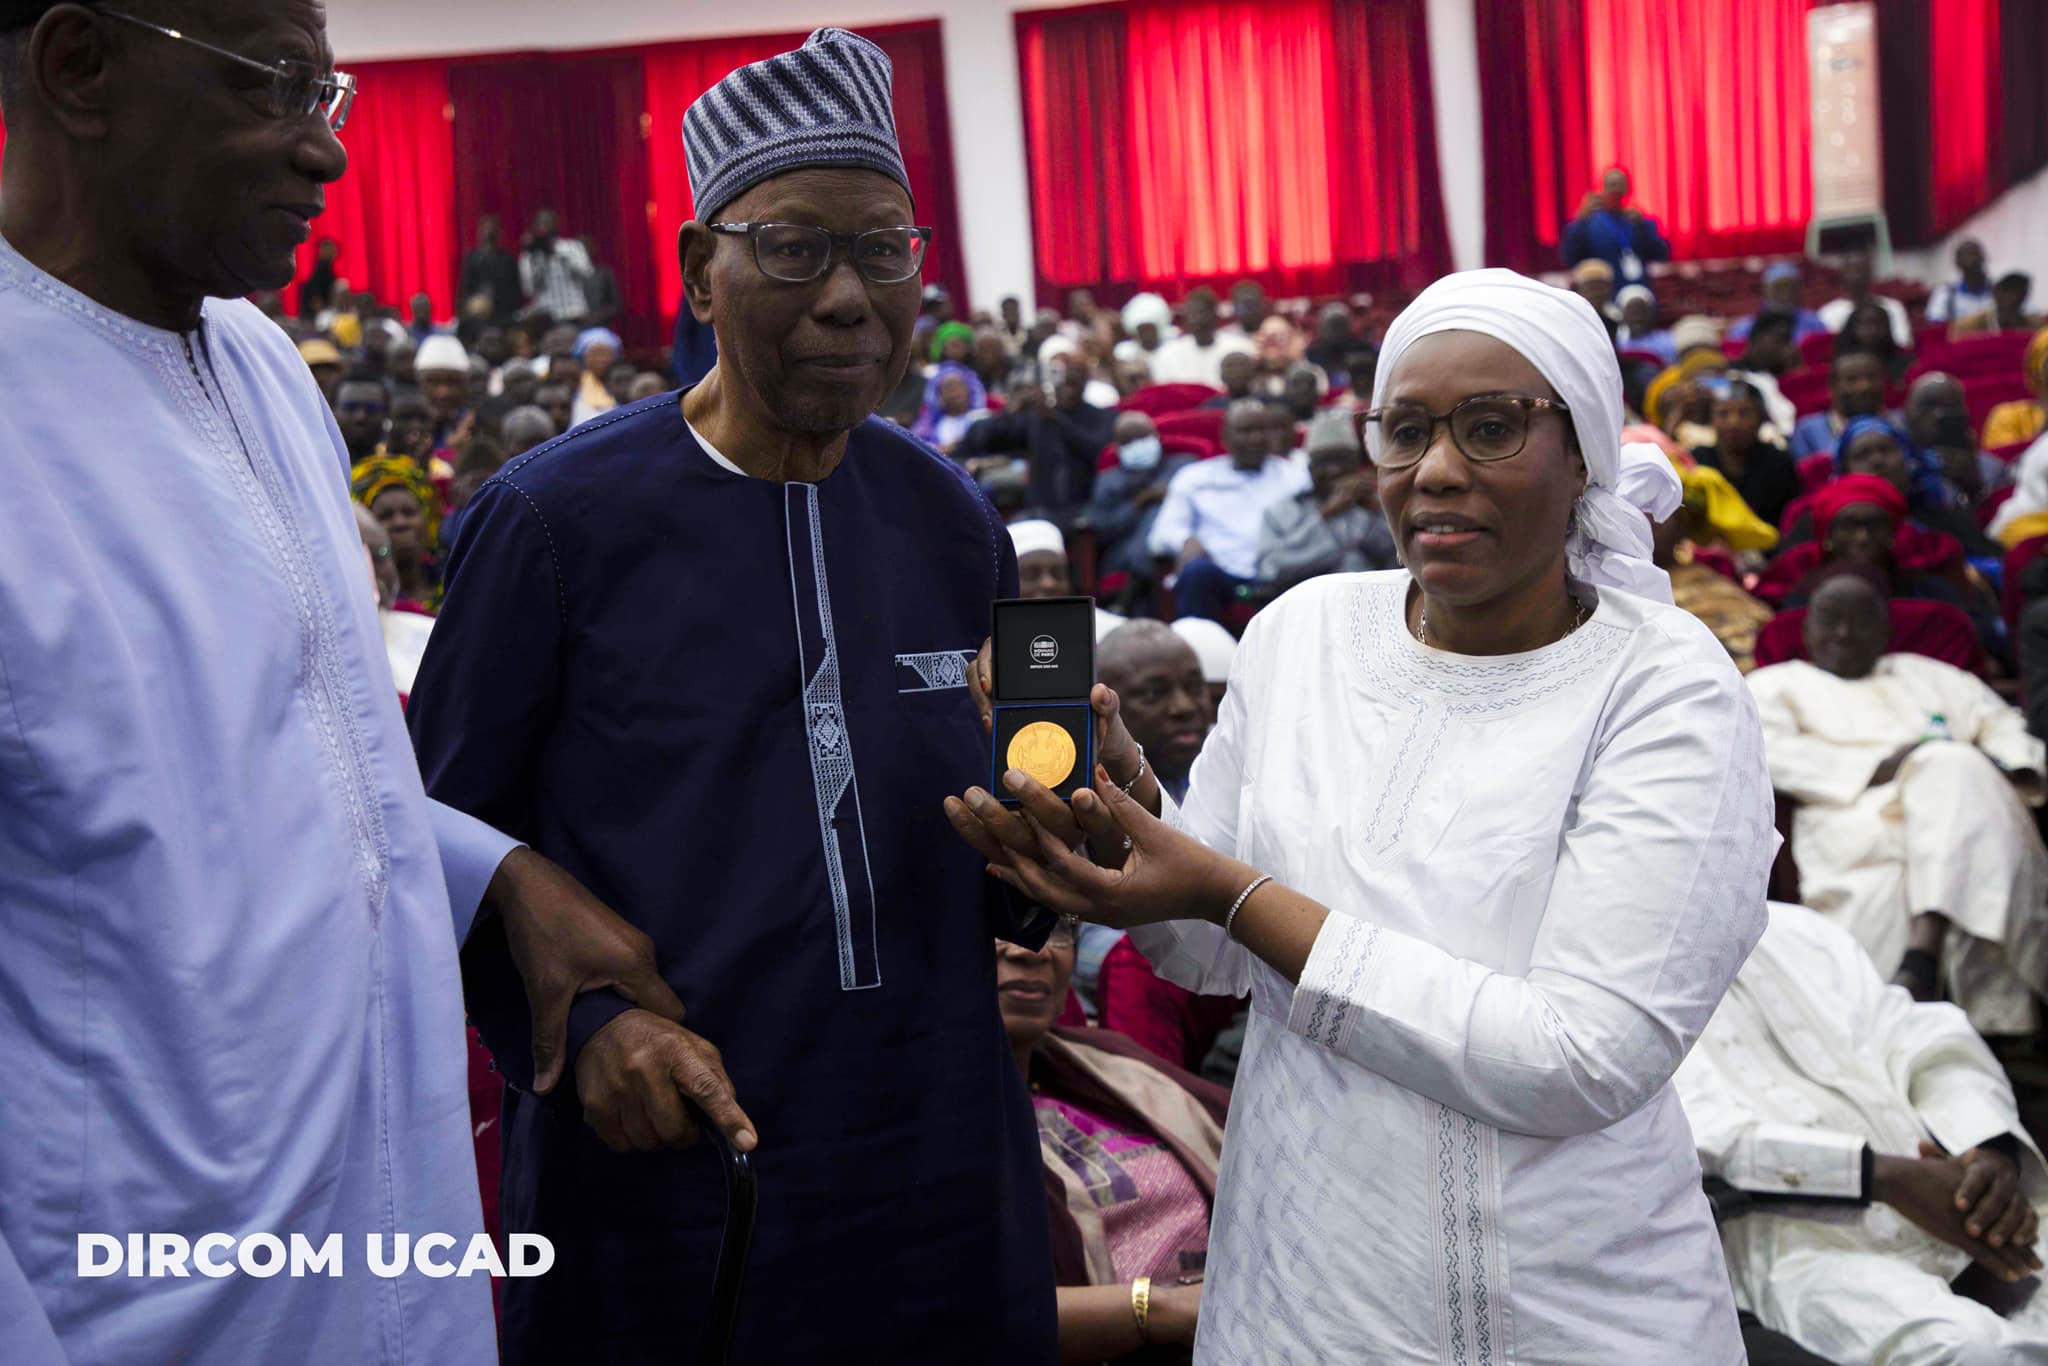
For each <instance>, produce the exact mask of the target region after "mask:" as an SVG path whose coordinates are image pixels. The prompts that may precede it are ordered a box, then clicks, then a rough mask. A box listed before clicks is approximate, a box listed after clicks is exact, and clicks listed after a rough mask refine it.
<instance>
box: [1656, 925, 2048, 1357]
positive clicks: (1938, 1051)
mask: <svg viewBox="0 0 2048 1366" xmlns="http://www.w3.org/2000/svg"><path fill="white" fill-rule="evenodd" d="M1770 915H1771V919H1770V925H1769V928H1767V929H1766V930H1765V931H1764V936H1763V939H1762V940H1761V941H1760V942H1759V943H1758V944H1757V946H1756V948H1755V949H1754V950H1752V951H1751V953H1750V955H1749V959H1748V961H1747V962H1745V963H1744V964H1743V966H1742V971H1741V972H1740V973H1739V974H1737V976H1736V978H1735V985H1734V986H1733V987H1732V988H1730V989H1729V992H1728V995H1727V996H1726V997H1724V998H1723V999H1722V1002H1721V1005H1720V1007H1719V1008H1718V1009H1717V1010H1716V1011H1715V1012H1714V1018H1713V1019H1712V1021H1711V1022H1709V1024H1708V1025H1707V1028H1706V1030H1705V1032H1704V1033H1702V1034H1701V1035H1700V1039H1699V1042H1698V1043H1697V1044H1696V1045H1694V1047H1693V1050H1692V1052H1691V1054H1689V1055H1688V1056H1687V1058H1686V1060H1685V1062H1684V1063H1683V1064H1682V1065H1681V1066H1680V1067H1679V1069H1678V1075H1677V1078H1676V1083H1677V1086H1678V1094H1679V1098H1680V1100H1681V1101H1682V1102H1683V1103H1684V1106H1685V1115H1686V1119H1687V1120H1688V1121H1689V1122H1690V1123H1691V1125H1692V1131H1693V1138H1694V1140H1695V1142H1697V1143H1698V1145H1699V1152H1700V1166H1701V1168H1702V1169H1703V1170H1704V1171H1705V1172H1706V1173H1707V1175H1708V1176H1709V1177H1719V1178H1721V1179H1722V1180H1724V1181H1726V1182H1728V1183H1729V1184H1731V1185H1733V1186H1734V1187H1736V1188H1737V1189H1738V1190H1739V1191H1742V1192H1745V1193H1746V1194H1747V1195H1748V1196H1749V1197H1751V1199H1752V1200H1753V1201H1754V1204H1751V1205H1749V1206H1748V1207H1747V1208H1743V1209H1741V1210H1740V1212H1738V1213H1735V1214H1734V1215H1733V1217H1726V1218H1724V1221H1723V1224H1722V1229H1721V1242H1722V1247H1723V1250H1724V1251H1725V1252H1726V1254H1727V1258H1728V1272H1729V1277H1730V1279H1731V1281H1732V1282H1733V1284H1734V1287H1735V1298H1736V1301H1737V1303H1738V1304H1740V1305H1741V1306H1742V1307H1743V1308H1745V1309H1748V1310H1750V1311H1751V1312H1753V1313H1754V1314H1756V1316H1757V1317H1758V1318H1759V1319H1761V1320H1762V1321H1763V1322H1764V1323H1765V1324H1766V1325H1767V1326H1769V1327H1771V1328H1774V1329H1776V1330H1778V1331H1779V1332H1781V1333H1785V1334H1787V1335H1789V1336H1791V1337H1792V1338H1794V1339H1796V1340H1797V1341H1798V1342H1799V1343H1800V1345H1801V1346H1804V1347H1806V1348H1807V1349H1809V1350H1811V1351H1814V1352H1818V1353H1820V1354H1821V1355H1822V1356H1825V1357H1827V1358H1829V1359H1830V1360H1833V1361H1838V1362H1842V1363H1845V1366H1846V1364H1847V1363H1852V1362H1853V1363H1863V1362H1871V1363H1874V1364H1875V1366H1933V1363H1963V1364H1967V1363H1977V1362H1985V1363H1988V1362H1994V1361H1997V1362H2012V1361H2029V1362H2038V1361H2048V1294H2043V1293H2042V1292H2041V1282H2040V1280H2039V1278H2038V1274H2037V1273H2038V1272H2039V1271H2040V1269H2041V1261H2040V1258H2039V1256H2038V1254H2037V1251H2036V1248H2035V1243H2036V1239H2037V1236H2038V1231H2039V1222H2040V1209H2041V1207H2042V1203H2043V1199H2044V1196H2048V1168H2044V1167H2043V1165H2042V1160H2041V1155H2040V1152H2039V1150H2038V1149H2037V1148H2036V1147H2035V1145H2034V1142H2033V1140H2032V1139H2031V1138H2029V1137H2028V1136H2027V1133H2026V1131H2025V1129H2023V1128H2022V1127H2021V1125H2020V1120H2019V1113H2018V1111H2017V1109H2016V1108H2015V1106H2014V1102H2013V1093H2012V1086H2011V1084H2010V1083H2009V1082H2008V1081H2007V1080H2006V1077H2005V1074H2004V1072H2003V1071H2001V1070H2000V1068H1999V1065H1998V1062H1997V1060H1996V1059H1994V1058H1993V1057H1992V1056H1991V1051H1990V1049H1988V1048H1986V1047H1985V1045H1984V1041H1983V1040H1982V1039H1980V1038H1979V1037H1977V1033H1976V1031H1975V1030H1973V1029H1971V1028H1970V1023H1969V1021H1968V1020H1966V1019H1965V1018H1964V1017H1963V1014H1962V1012H1961V1011H1959V1010H1958V1009H1956V1007H1954V1006H1952V1005H1949V1004H1947V1003H1945V1002H1930V1003H1919V1002H1915V1001H1914V1000H1913V999H1912V998H1911V997H1910V996H1909V995H1908V994H1907V993H1906V992H1905V991H1903V990H1901V989H1899V988H1897V987H1890V986H1886V985H1885V984H1884V982H1883V981H1882V980H1881V979H1880V978H1879V977H1878V975H1877V972H1876V970H1875V969H1874V968H1873V967H1872V966H1871V964H1870V959H1869V958H1868V957H1867V956H1866V955H1865V954H1864V952H1863V950H1862V949H1861V947H1859V946H1858V945H1857V943H1856V941H1855V940H1854V939H1852V938H1850V937H1849V935H1848V934H1847V933H1845V932H1844V931H1843V930H1841V929H1840V928H1839V927H1838V926H1837V924H1836V923H1835V922H1834V921H1832V920H1831V919H1829V918H1828V917H1826V916H1822V915H1818V914H1816V913H1814V912H1812V911H1809V910H1807V909H1805V908H1804V907H1800V906H1787V905H1780V904H1776V903H1773V904H1772V906H1771V910H1770ZM1951 1283H1954V1286H1955V1288H1952V1285H1951ZM1964 1291H1969V1292H1971V1293H1963V1292H1964ZM1972 1294H1976V1295H1978V1296H1981V1298H1972V1297H1971V1295H1972ZM1993 1304H1996V1305H1997V1306H1998V1307H1997V1308H1993V1307H1992V1305H1993ZM2001 1311H2003V1312H2001Z"/></svg>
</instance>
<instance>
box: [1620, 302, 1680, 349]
mask: <svg viewBox="0 0 2048 1366" xmlns="http://www.w3.org/2000/svg"><path fill="white" fill-rule="evenodd" d="M1614 304H1615V307H1617V308H1619V309H1620V310H1621V325H1620V326H1619V327H1617V328H1615V329H1614V349H1615V350H1617V351H1647V352H1649V353H1650V354H1651V355H1653V356H1655V357H1657V359H1659V360H1661V361H1663V362H1664V363H1665V364H1666V365H1676V364H1677V363H1678V347H1677V344H1676V343H1674V342H1673V341H1672V339H1671V329H1670V328H1668V327H1661V326H1659V325H1658V322H1657V296H1656V295H1655V294H1652V293H1651V292H1650V287H1649V286H1648V285H1624V286H1622V288H1621V291H1620V292H1619V293H1617V294H1616V295H1615V296H1614Z"/></svg>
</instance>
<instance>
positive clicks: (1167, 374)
mask: <svg viewBox="0 0 2048 1366" xmlns="http://www.w3.org/2000/svg"><path fill="white" fill-rule="evenodd" d="M1261 297H1263V296H1261ZM1181 317H1182V323H1183V330H1182V332H1181V334H1180V335H1179V336H1178V337H1175V338H1173V339H1172V340H1170V341H1165V342H1162V343H1160V346H1159V349H1158V350H1157V351H1154V352H1153V353H1152V381H1153V383H1155V384H1206V385H1208V386H1210V387H1211V388H1213V389H1220V388H1222V387H1223V358H1224V357H1225V356H1227V355H1229V354H1230V353H1231V352H1233V351H1242V352H1245V353H1246V354H1250V353H1251V351H1252V349H1253V347H1252V340H1251V338H1250V337H1248V336H1246V335H1245V334H1244V333H1243V332H1241V331H1237V332H1230V333H1225V332H1223V331H1221V325H1220V322H1219V320H1218V318H1217V304H1216V291H1215V290H1213V289H1210V288H1209V287H1208V286H1207V285H1200V286H1197V287H1196V288H1194V289H1193V290H1190V291H1189V292H1188V297H1187V299H1186V300H1185V301H1184V302H1183V303H1182V305H1181Z"/></svg>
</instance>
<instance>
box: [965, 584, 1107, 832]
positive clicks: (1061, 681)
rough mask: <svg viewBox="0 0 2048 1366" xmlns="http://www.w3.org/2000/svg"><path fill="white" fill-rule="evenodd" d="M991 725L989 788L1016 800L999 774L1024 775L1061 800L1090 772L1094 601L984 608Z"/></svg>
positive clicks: (1011, 602)
mask: <svg viewBox="0 0 2048 1366" xmlns="http://www.w3.org/2000/svg"><path fill="white" fill-rule="evenodd" d="M990 617H991V623H990V625H991V629H990V631H989V636H990V638H991V639H992V640H993V641H994V642H995V646H994V656H995V658H994V664H993V673H994V675H995V677H994V685H995V687H994V693H993V695H992V697H991V698H990V700H991V701H992V702H993V703H994V705H995V726H994V731H993V734H991V736H990V737H989V739H990V744H989V791H991V792H993V793H995V795H996V796H997V798H999V799H1000V800H1002V801H1004V802H1006V803H1009V804H1011V805H1015V799H1014V798H1012V797H1011V796H1010V793H1009V789H1008V788H1006V787H1004V786H1003V774H1004V773H1006V772H1008V771H1009V770H1010V769H1012V768H1021V769H1023V770H1024V771H1025V772H1027V773H1030V774H1031V775H1032V776H1033V777H1035V778H1037V779H1038V780H1039V781H1040V782H1042V783H1044V784H1045V785H1046V786H1047V787H1049V788H1051V789H1052V791H1053V792H1054V793H1055V794H1056V795H1057V796H1059V797H1061V798H1067V797H1071V796H1073V795H1074V792H1075V790H1076V789H1078V788H1083V787H1087V786H1088V785H1089V783H1090V781H1091V779H1092V777H1093V775H1094V773H1095V717H1094V713H1093V712H1092V711H1090V710H1089V707H1088V694H1089V692H1090V691H1091V690H1092V689H1093V688H1094V687H1095V599H1093V598H1006V599H1004V600H1003V601H1001V602H998V603H996V604H995V606H994V607H993V608H992V609H991V612H990Z"/></svg>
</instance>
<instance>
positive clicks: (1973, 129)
mask: <svg viewBox="0 0 2048 1366" xmlns="http://www.w3.org/2000/svg"><path fill="white" fill-rule="evenodd" d="M1999 10H2000V5H1999V0H1942V3H1941V5H1940V7H1939V12H1938V13H1936V12H1935V10H1934V7H1932V6H1930V7H1929V11H1928V24H1927V30H1926V39H1927V41H1926V46H1925V47H1924V48H1923V49H1922V51H1924V52H1925V53H1926V54H1927V55H1926V61H1927V65H1928V69H1929V71H1930V72H1931V73H1933V76H1934V79H1932V80H1930V82H1929V89H1930V93H1931V95H1932V98H1931V99H1930V100H1929V101H1928V108H1927V117H1928V121H1929V133H1930V137H1929V141H1930V143H1931V144H1932V150H1933V154H1934V155H1933V158H1932V161H1931V164H1932V166H1933V169H1934V186H1933V190H1934V203H1933V212H1934V235H1935V236H1937V237H1938V236H1941V235H1943V234H1945V233H1948V232H1950V231H1952V230H1954V229H1955V228H1956V227H1957V226H1958V225H1960V224H1961V223H1962V221H1963V220H1964V219H1965V218H1968V217H1969V216H1970V215H1971V214H1973V213H1975V212H1976V211H1977V210H1979V209H1981V208H1983V207H1984V206H1985V205H1986V204H1988V203H1990V202H1991V200H1992V199H1993V198H1994V197H1996V196H1997V194H1998V192H1999V191H2001V190H2003V189H2004V188H2005V152H2004V149H2003V147H2002V146H2001V145H2000V140H1999V132H2000V125H2001V124H2002V123H2003V122H2004V118H2003V114H2004V109H2003V105H2004V90H2003V86H2002V84H2001V82H2000V80H1999V56H1998V32H1999V23H1998V20H1999ZM2036 57H2037V59H2038V57H2039V54H2036Z"/></svg>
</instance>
